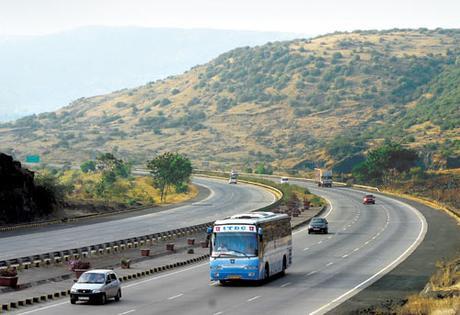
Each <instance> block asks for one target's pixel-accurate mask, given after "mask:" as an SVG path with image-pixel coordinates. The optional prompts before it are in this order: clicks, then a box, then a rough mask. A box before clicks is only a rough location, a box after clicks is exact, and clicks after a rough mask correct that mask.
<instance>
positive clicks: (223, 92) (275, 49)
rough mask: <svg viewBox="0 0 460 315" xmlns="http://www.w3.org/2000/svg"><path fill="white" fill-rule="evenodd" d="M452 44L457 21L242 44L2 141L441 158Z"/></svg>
mask: <svg viewBox="0 0 460 315" xmlns="http://www.w3.org/2000/svg"><path fill="white" fill-rule="evenodd" d="M459 43H460V30H444V29H436V30H427V29H418V30H399V29H394V30H387V31H357V32H353V33H334V34H329V35H325V36H319V37H316V38H313V39H311V40H308V39H300V40H293V41H285V42H273V43H268V44H266V45H262V46H257V47H254V48H250V47H243V48H238V49H234V50H231V51H229V52H227V53H224V54H222V55H220V56H219V57H217V58H216V59H214V60H212V61H211V62H209V63H207V64H205V65H202V66H197V67H194V68H192V69H191V70H189V71H187V72H185V73H183V74H182V75H178V76H173V77H169V78H167V79H164V80H157V81H155V82H151V83H148V84H146V85H144V86H140V87H138V88H134V89H125V90H120V91H116V92H113V93H110V94H107V95H102V96H96V97H91V98H81V99H78V100H76V101H74V102H73V103H71V104H70V105H69V106H67V107H64V108H62V109H60V110H58V111H56V112H52V113H45V114H40V115H38V116H29V117H27V118H23V119H20V120H18V121H16V122H15V123H10V124H3V125H2V126H1V128H0V139H1V149H3V150H8V151H11V149H15V150H16V154H17V155H18V156H23V155H25V154H27V153H32V152H33V153H41V154H42V155H43V156H44V157H45V160H46V161H49V162H59V161H61V162H62V161H65V160H69V161H71V160H74V159H76V160H80V161H81V160H85V159H88V158H89V157H92V156H94V155H95V154H96V152H97V151H99V150H101V151H110V150H113V151H116V152H118V154H120V155H121V156H124V157H127V158H131V159H134V160H136V161H138V162H140V163H143V162H144V161H145V160H146V159H147V158H150V157H151V156H153V155H155V154H157V153H158V152H161V151H166V150H169V151H170V150H177V151H181V152H184V153H187V154H188V155H189V156H190V157H191V158H192V160H194V161H195V162H200V161H201V162H205V161H210V163H211V164H212V166H213V167H227V168H228V167H229V165H238V166H243V165H244V164H247V165H251V164H253V163H255V162H266V163H272V164H273V165H274V166H275V167H281V168H293V167H294V168H302V167H304V166H309V167H313V166H315V165H319V164H326V165H331V164H335V165H341V166H342V169H343V170H345V169H347V168H348V169H349V167H350V165H353V164H354V163H355V162H356V161H359V159H360V158H361V155H362V153H363V152H365V151H366V150H368V149H369V148H371V147H373V146H375V145H376V144H378V143H380V142H382V141H383V140H384V139H385V138H393V140H396V141H400V142H402V143H404V144H406V145H408V146H411V147H414V148H416V149H417V150H419V151H421V152H422V154H423V156H424V158H425V160H426V161H427V164H428V165H429V166H432V167H434V168H439V167H447V166H449V165H448V164H449V163H454V164H455V163H457V162H458V156H459V155H460V124H459V120H458V104H459V101H460V100H459V99H458V85H456V84H455V82H458V80H460V70H459V68H460V58H459V56H460V50H459V47H460V45H459ZM449 161H450V162H449ZM195 165H197V166H200V163H195ZM205 165H207V163H206V164H205Z"/></svg>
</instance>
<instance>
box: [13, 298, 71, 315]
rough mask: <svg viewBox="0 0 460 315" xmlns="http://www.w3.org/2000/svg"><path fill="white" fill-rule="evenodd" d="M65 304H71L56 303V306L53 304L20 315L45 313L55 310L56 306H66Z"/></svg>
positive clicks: (66, 302) (67, 302)
mask: <svg viewBox="0 0 460 315" xmlns="http://www.w3.org/2000/svg"><path fill="white" fill-rule="evenodd" d="M64 304H69V301H65V302H60V303H56V304H52V305H48V306H44V307H40V308H37V309H34V310H31V311H27V312H22V313H19V315H25V314H30V313H36V312H40V311H43V310H47V309H50V308H53V307H56V306H61V305H64Z"/></svg>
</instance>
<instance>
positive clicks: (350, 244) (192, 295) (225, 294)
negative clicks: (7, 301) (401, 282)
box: [19, 182, 427, 315]
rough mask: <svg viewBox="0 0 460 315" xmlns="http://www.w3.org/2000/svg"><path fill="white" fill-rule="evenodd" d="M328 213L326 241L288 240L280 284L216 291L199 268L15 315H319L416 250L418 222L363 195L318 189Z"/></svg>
mask: <svg viewBox="0 0 460 315" xmlns="http://www.w3.org/2000/svg"><path fill="white" fill-rule="evenodd" d="M298 184H300V185H304V186H308V187H309V188H310V190H311V191H312V192H313V193H316V194H319V195H321V196H324V197H325V198H327V199H328V200H329V202H330V204H331V207H330V208H329V209H328V210H327V211H326V212H325V213H324V214H323V216H325V217H327V219H328V221H329V231H330V233H329V235H308V234H307V231H306V229H305V228H303V229H300V230H297V231H295V232H294V235H293V246H294V255H293V256H294V261H293V265H292V266H291V268H289V269H288V270H287V274H286V276H284V277H278V278H275V279H272V280H271V281H270V282H269V283H267V284H264V285H262V286H257V285H249V284H237V285H229V286H221V285H219V284H218V283H214V282H210V281H209V267H208V264H207V263H202V264H198V265H194V266H190V267H186V268H183V269H176V270H174V271H171V272H168V273H164V274H161V275H157V276H153V277H150V278H146V279H145V280H141V281H138V282H132V283H127V284H125V285H124V287H123V295H124V296H123V299H122V300H121V302H119V303H115V302H110V303H109V304H107V305H105V306H98V305H85V304H79V305H71V304H70V303H69V301H67V300H62V301H58V302H54V303H48V304H43V305H42V306H33V307H30V308H28V309H24V310H23V311H22V312H19V313H20V314H64V313H65V314H69V315H70V314H79V313H84V314H101V313H103V314H119V315H125V314H133V315H137V314H215V315H220V314H324V313H326V312H327V311H329V310H331V309H333V308H334V307H335V306H337V305H339V304H340V303H341V302H343V301H345V300H346V299H348V298H350V297H351V296H353V295H354V294H356V293H358V292H359V291H360V290H362V289H364V288H365V287H367V286H369V285H371V284H372V283H373V282H375V281H377V280H378V279H379V278H380V277H382V276H383V275H384V274H385V273H387V272H389V271H390V270H391V269H392V268H394V267H395V266H397V265H398V264H399V263H400V262H402V261H403V260H404V259H405V258H406V257H408V256H409V255H410V254H411V252H412V251H413V250H415V248H416V247H417V246H418V245H419V244H420V243H421V242H422V240H423V238H424V235H425V233H426V230H427V225H426V221H425V219H424V217H423V216H422V215H421V214H420V213H419V212H418V211H417V210H416V209H414V208H413V207H411V206H409V205H407V204H405V203H402V202H400V201H397V200H394V199H392V198H389V197H386V196H382V195H379V194H375V195H376V196H377V204H376V205H363V204H362V203H361V200H362V196H363V195H364V193H363V192H359V191H356V190H352V189H349V188H317V187H314V186H313V185H312V184H307V183H304V182H299V183H298Z"/></svg>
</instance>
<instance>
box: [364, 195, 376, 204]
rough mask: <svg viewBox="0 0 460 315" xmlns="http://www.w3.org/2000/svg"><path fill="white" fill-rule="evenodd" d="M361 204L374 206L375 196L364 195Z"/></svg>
mask: <svg viewBox="0 0 460 315" xmlns="http://www.w3.org/2000/svg"><path fill="white" fill-rule="evenodd" d="M363 204H365V205H367V204H373V205H375V196H374V195H366V196H364V198H363Z"/></svg>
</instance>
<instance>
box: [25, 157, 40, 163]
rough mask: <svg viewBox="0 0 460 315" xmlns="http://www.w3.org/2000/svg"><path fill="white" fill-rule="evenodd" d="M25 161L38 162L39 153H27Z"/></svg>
mask: <svg viewBox="0 0 460 315" xmlns="http://www.w3.org/2000/svg"><path fill="white" fill-rule="evenodd" d="M26 163H40V156H39V155H27V156H26Z"/></svg>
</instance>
